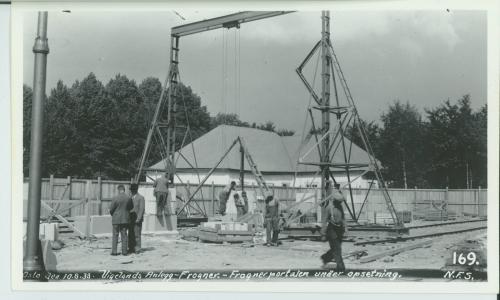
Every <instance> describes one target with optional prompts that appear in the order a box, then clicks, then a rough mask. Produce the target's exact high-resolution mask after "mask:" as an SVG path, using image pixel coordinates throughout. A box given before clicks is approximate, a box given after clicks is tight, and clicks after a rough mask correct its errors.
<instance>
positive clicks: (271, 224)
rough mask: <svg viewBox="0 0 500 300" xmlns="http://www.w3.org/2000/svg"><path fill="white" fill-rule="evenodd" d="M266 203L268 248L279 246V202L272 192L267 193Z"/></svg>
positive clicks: (265, 224) (265, 221) (265, 220)
mask: <svg viewBox="0 0 500 300" xmlns="http://www.w3.org/2000/svg"><path fill="white" fill-rule="evenodd" d="M265 202H266V213H265V217H264V226H265V227H266V246H278V235H279V201H278V199H276V198H275V197H274V195H273V194H272V193H271V192H267V193H266V199H265ZM271 233H272V237H271Z"/></svg>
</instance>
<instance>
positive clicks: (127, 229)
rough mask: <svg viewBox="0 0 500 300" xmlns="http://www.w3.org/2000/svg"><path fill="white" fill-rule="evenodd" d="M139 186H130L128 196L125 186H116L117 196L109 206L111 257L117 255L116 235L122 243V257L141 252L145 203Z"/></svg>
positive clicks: (134, 184)
mask: <svg viewBox="0 0 500 300" xmlns="http://www.w3.org/2000/svg"><path fill="white" fill-rule="evenodd" d="M138 190H139V185H138V184H136V183H133V184H131V185H130V194H127V193H126V192H125V186H123V185H122V184H120V185H119V186H118V195H116V196H115V197H113V200H112V201H111V204H110V206H109V213H110V214H111V223H112V225H113V238H112V243H111V255H119V253H118V251H117V247H118V235H120V237H121V242H122V249H121V250H122V251H121V254H122V255H128V254H130V253H137V254H138V253H140V252H141V234H142V222H143V221H144V209H145V201H144V197H143V196H142V195H141V194H139V192H138Z"/></svg>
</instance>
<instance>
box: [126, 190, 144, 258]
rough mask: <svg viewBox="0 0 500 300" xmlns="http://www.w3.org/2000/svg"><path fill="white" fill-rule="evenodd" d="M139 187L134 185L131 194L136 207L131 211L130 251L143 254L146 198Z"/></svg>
mask: <svg viewBox="0 0 500 300" xmlns="http://www.w3.org/2000/svg"><path fill="white" fill-rule="evenodd" d="M138 190H139V185H138V184H137V183H132V184H131V185H130V193H131V194H132V203H133V204H134V207H133V208H132V210H131V211H130V227H129V230H128V251H129V253H135V254H139V253H140V252H141V235H142V222H143V221H144V208H145V201H144V197H143V196H142V195H141V194H139V192H138Z"/></svg>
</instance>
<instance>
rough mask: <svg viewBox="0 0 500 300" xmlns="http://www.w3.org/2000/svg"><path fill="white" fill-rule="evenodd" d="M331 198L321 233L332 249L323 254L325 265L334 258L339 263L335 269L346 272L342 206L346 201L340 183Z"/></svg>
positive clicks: (322, 258)
mask: <svg viewBox="0 0 500 300" xmlns="http://www.w3.org/2000/svg"><path fill="white" fill-rule="evenodd" d="M332 198H333V199H331V200H329V201H328V205H327V206H326V215H325V218H324V219H323V226H322V228H321V235H322V239H323V240H325V239H326V240H328V243H329V244H330V250H328V251H327V252H326V253H325V254H323V255H321V260H322V261H323V265H324V266H326V264H328V263H329V262H331V261H332V259H335V262H336V264H337V266H336V268H335V271H338V272H344V271H345V265H344V261H343V259H342V238H343V237H344V233H345V228H346V225H345V215H344V209H343V207H342V202H344V201H345V198H344V196H343V195H342V193H341V192H340V185H339V184H335V191H333V195H332Z"/></svg>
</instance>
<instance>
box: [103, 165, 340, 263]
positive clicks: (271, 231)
mask: <svg viewBox="0 0 500 300" xmlns="http://www.w3.org/2000/svg"><path fill="white" fill-rule="evenodd" d="M154 188H155V190H154V193H155V196H156V201H157V214H158V215H159V216H160V215H161V214H167V215H170V214H172V211H171V210H172V209H171V207H170V203H168V178H167V176H166V174H165V175H164V176H162V177H160V178H159V179H157V180H156V181H155V183H154ZM235 190H236V182H234V181H231V183H230V184H229V185H227V186H226V187H224V189H223V190H222V191H221V192H220V193H219V210H218V213H219V214H220V215H222V216H224V215H225V214H226V209H227V202H228V200H229V198H230V196H231V192H232V191H235ZM118 192H119V193H118V195H117V196H115V197H114V198H113V200H112V202H111V205H110V208H109V211H110V213H111V215H112V223H113V239H112V251H111V255H118V252H117V244H118V235H121V241H122V255H127V254H129V253H139V252H140V251H141V231H142V222H143V220H144V206H145V205H144V197H143V196H142V195H140V194H139V193H138V185H137V184H131V185H130V195H127V194H126V193H125V187H124V186H123V185H119V186H118ZM233 199H234V204H235V206H236V211H237V217H238V218H239V217H241V216H243V215H245V214H246V213H248V211H249V209H248V197H247V194H246V192H245V191H243V192H242V193H241V197H240V195H239V194H238V193H234V195H233ZM344 201H345V198H344V196H343V195H342V193H341V191H340V185H339V184H337V183H335V189H332V183H331V182H330V181H327V182H326V185H325V193H324V199H323V201H322V211H323V213H324V216H323V218H322V219H323V222H322V226H321V231H320V233H321V236H322V240H324V241H325V240H327V241H328V243H329V245H330V249H329V250H328V251H327V252H326V253H324V254H323V255H321V260H322V262H323V265H324V266H327V264H328V263H329V262H331V261H332V260H335V262H336V268H335V269H336V270H337V271H345V265H344V262H343V259H342V239H343V237H344V234H345V232H346V228H347V226H346V222H345V215H344V210H343V207H342V202H344ZM264 202H265V213H264V227H265V228H266V246H278V245H279V241H278V236H279V231H280V212H279V199H277V198H276V197H275V196H274V194H273V193H272V192H270V191H268V192H266V193H265V199H264Z"/></svg>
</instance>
